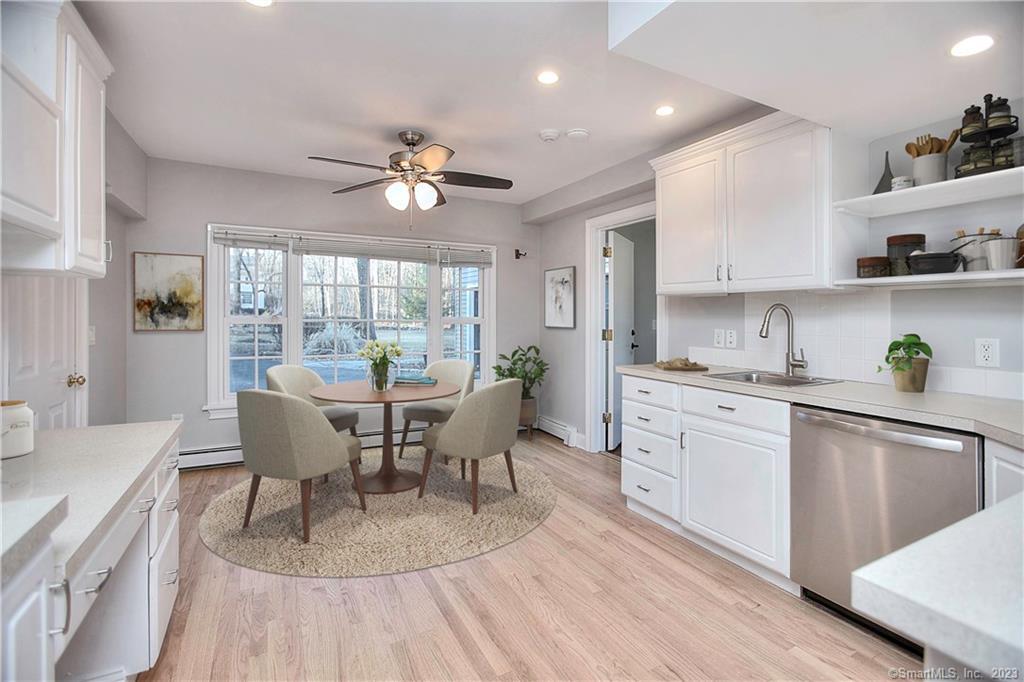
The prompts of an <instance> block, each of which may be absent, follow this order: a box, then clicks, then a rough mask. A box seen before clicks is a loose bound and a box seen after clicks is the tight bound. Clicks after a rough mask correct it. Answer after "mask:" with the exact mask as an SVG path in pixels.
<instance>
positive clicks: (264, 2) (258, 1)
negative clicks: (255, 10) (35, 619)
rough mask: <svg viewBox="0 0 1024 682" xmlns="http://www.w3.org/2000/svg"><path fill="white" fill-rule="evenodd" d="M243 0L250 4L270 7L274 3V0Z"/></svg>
mask: <svg viewBox="0 0 1024 682" xmlns="http://www.w3.org/2000/svg"><path fill="white" fill-rule="evenodd" d="M245 1H246V2H247V3H249V4H250V5H255V6H256V7H270V6H271V5H272V4H273V3H274V0H245Z"/></svg>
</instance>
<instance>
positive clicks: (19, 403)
mask: <svg viewBox="0 0 1024 682" xmlns="http://www.w3.org/2000/svg"><path fill="white" fill-rule="evenodd" d="M0 406H2V408H3V433H2V435H0V459H10V458H12V457H21V456H22V455H27V454H28V453H30V452H32V448H34V447H35V430H34V428H33V424H32V422H33V421H34V417H35V416H34V415H33V414H32V409H31V408H30V407H29V406H28V403H26V402H25V401H24V400H4V401H3V402H2V403H0Z"/></svg>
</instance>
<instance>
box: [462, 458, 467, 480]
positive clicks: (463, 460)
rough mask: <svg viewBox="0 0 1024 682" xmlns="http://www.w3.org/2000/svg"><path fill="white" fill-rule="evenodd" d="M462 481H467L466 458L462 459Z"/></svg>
mask: <svg viewBox="0 0 1024 682" xmlns="http://www.w3.org/2000/svg"><path fill="white" fill-rule="evenodd" d="M462 480H463V481H465V480H466V458H465V457H463V458H462Z"/></svg>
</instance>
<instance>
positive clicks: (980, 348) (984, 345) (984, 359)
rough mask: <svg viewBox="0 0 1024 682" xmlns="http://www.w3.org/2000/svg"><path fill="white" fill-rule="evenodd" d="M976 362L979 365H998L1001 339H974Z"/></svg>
mask: <svg viewBox="0 0 1024 682" xmlns="http://www.w3.org/2000/svg"><path fill="white" fill-rule="evenodd" d="M974 364H975V365H977V366H978V367H998V366H999V339H974Z"/></svg>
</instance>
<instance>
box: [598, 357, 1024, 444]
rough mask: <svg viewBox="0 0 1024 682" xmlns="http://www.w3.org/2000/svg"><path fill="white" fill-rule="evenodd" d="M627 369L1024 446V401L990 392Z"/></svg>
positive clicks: (625, 369) (625, 370)
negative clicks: (751, 380)
mask: <svg viewBox="0 0 1024 682" xmlns="http://www.w3.org/2000/svg"><path fill="white" fill-rule="evenodd" d="M615 369H616V371H618V372H619V373H621V374H628V375H631V376H638V377H646V378H649V379H658V380H660V381H671V382H674V383H677V384H683V385H686V386H699V387H701V388H712V389H716V390H719V391H728V392H730V393H741V394H744V395H753V396H758V397H762V398H771V399H774V400H783V401H786V402H789V403H800V404H802V405H811V406H814V407H823V408H826V409H833V410H844V411H846V412H856V413H859V414H866V415H871V416H875V417H885V418H888V419H898V420H901V421H907V422H914V423H917V424H924V425H928V426H936V427H939V428H946V429H953V430H957V431H968V432H971V433H976V434H978V435H980V436H984V437H986V438H992V439H993V440H997V441H999V442H1000V443H1005V444H1006V445H1009V446H1011V447H1014V448H1018V449H1024V401H1022V400H1006V399H1002V398H985V397H983V396H975V395H967V394H964V393H941V392H936V391H933V392H926V393H901V392H899V391H897V390H896V389H895V388H893V387H892V386H891V385H887V384H871V383H865V382H861V381H841V382H839V383H835V384H824V385H821V386H796V387H784V386H765V385H758V384H744V383H739V382H736V381H725V380H722V379H715V378H712V377H709V376H708V375H709V374H721V373H724V372H740V371H744V368H742V367H709V368H708V370H709V371H707V372H670V371H666V370H661V369H658V368H657V367H655V366H654V365H622V366H619V367H616V368H615Z"/></svg>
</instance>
